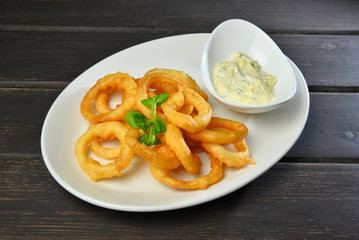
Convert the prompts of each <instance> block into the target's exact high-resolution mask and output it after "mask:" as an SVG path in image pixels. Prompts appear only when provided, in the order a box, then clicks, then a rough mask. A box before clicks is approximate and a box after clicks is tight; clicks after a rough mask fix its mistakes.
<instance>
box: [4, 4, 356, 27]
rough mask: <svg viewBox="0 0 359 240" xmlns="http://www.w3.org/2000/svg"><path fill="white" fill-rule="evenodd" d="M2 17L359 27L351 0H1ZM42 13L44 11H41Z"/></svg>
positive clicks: (43, 22) (81, 22) (15, 20)
mask: <svg viewBox="0 0 359 240" xmlns="http://www.w3.org/2000/svg"><path fill="white" fill-rule="evenodd" d="M0 5H1V6H2V7H1V8H0V23H2V24H9V25H30V26H31V25H40V26H75V27H78V26H80V27H84V26H86V27H115V28H125V29H127V28H162V29H188V30H190V31H196V32H198V31H205V32H208V31H211V30H212V29H213V28H214V27H215V26H216V25H218V24H219V23H220V22H222V21H224V20H226V19H231V18H242V19H246V20H248V21H250V22H253V23H254V24H256V25H258V26H259V27H261V28H263V29H265V30H267V31H271V32H278V31H279V32H283V31H286V32H293V31H294V32H296V31H307V32H323V31H326V32H327V31H329V32H333V31H336V32H339V33H340V32H342V33H343V32H347V31H355V32H357V31H358V30H359V25H358V24H357V23H358V22H359V16H358V14H357V13H358V10H359V3H358V1H355V0H344V1H336V0H318V1H310V0H305V1H291V2H290V3H288V2H287V1H286V0H276V1H270V2H268V1H253V0H245V1H236V0H229V1H215V0H208V1H191V0H185V1H166V0H155V1H142V0H125V1H116V0H111V1H105V2H99V1H85V0H82V1H5V0H2V1H0ZM44 13H46V14H44Z"/></svg>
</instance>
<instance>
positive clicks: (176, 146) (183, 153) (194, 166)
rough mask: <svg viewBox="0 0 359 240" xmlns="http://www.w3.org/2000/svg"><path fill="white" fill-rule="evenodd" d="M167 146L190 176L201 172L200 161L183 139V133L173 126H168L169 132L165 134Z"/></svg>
mask: <svg viewBox="0 0 359 240" xmlns="http://www.w3.org/2000/svg"><path fill="white" fill-rule="evenodd" d="M164 139H165V142H166V144H167V145H168V146H169V147H170V148H171V149H172V151H173V152H174V153H175V154H176V156H177V158H178V159H179V160H180V161H181V163H182V165H183V167H184V168H185V169H186V170H187V172H189V173H190V174H197V173H198V171H199V165H200V159H199V158H196V157H194V156H196V155H194V154H192V152H191V150H190V149H189V148H188V146H187V144H186V142H185V141H184V139H183V136H182V133H181V131H180V130H179V129H178V128H177V127H176V126H175V125H173V124H167V131H166V132H165V134H164Z"/></svg>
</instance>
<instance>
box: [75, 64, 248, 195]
mask: <svg viewBox="0 0 359 240" xmlns="http://www.w3.org/2000/svg"><path fill="white" fill-rule="evenodd" d="M115 91H119V92H121V93H122V102H121V103H120V104H118V105H117V106H116V107H115V108H111V107H110V106H109V102H108V101H109V98H110V94H112V93H113V92H115ZM162 93H168V94H169V96H168V99H167V100H166V101H165V102H164V103H163V104H162V105H161V106H159V107H158V108H157V109H156V110H157V116H158V117H160V118H162V119H163V120H164V122H165V123H166V131H165V132H164V133H160V134H158V137H159V139H160V144H158V145H155V146H147V145H145V144H143V143H140V142H139V141H138V139H139V137H140V136H141V135H143V134H144V132H143V131H142V130H141V129H140V128H138V129H135V128H131V127H130V126H129V125H128V124H127V122H126V121H125V116H126V114H127V113H128V112H129V111H130V110H136V111H138V112H140V113H142V114H143V115H145V116H146V117H147V118H150V117H151V109H149V108H148V107H146V106H144V105H143V104H142V103H141V101H142V100H144V99H147V98H150V97H153V96H157V95H159V94H162ZM207 101H208V96H207V95H206V93H205V92H203V91H202V90H201V89H200V88H199V86H198V85H197V83H196V81H195V80H194V79H192V78H191V77H190V76H189V75H187V74H186V73H184V72H182V71H177V70H172V69H158V68H155V69H152V70H150V71H148V72H147V73H146V74H145V75H144V76H143V77H142V78H139V79H135V78H133V77H131V76H130V75H129V74H127V73H122V72H118V73H115V74H109V75H107V76H105V77H103V78H101V79H99V80H98V81H97V82H96V84H95V85H94V86H93V87H92V88H91V89H90V90H89V91H88V92H87V93H86V95H85V96H84V97H83V100H82V102H81V114H82V116H83V117H84V118H85V119H86V120H88V121H89V122H90V125H89V127H88V129H87V131H86V132H85V133H84V134H83V135H81V136H80V137H79V139H78V140H77V142H76V145H75V154H76V158H77V160H78V163H79V165H80V167H81V168H82V169H83V170H84V172H86V174H87V175H88V176H89V177H90V178H91V179H92V180H93V181H99V180H101V179H105V178H113V177H116V176H121V172H122V171H123V170H125V169H126V168H127V167H128V166H130V164H131V161H132V158H133V156H134V155H135V154H136V155H138V156H140V157H141V158H142V159H143V160H145V161H147V162H148V164H149V169H150V171H151V174H152V176H153V177H154V178H155V179H157V180H159V181H160V182H162V183H164V184H166V185H168V186H170V187H173V188H178V189H206V188H207V187H208V186H210V185H211V184H214V183H216V182H218V181H220V180H221V179H222V174H223V168H224V166H227V167H236V168H241V167H243V166H245V165H246V164H247V163H252V164H255V162H254V161H253V160H252V159H251V158H250V152H249V149H248V147H247V144H246V142H245V138H246V137H247V135H248V129H247V127H246V126H245V125H244V124H243V123H240V122H237V121H233V120H229V119H223V118H219V117H213V116H212V107H211V105H210V104H209V103H208V102H207ZM113 139H117V140H118V142H119V143H120V145H119V146H117V147H114V148H107V147H104V146H103V145H102V144H101V142H103V141H109V140H113ZM228 145H233V147H234V148H235V151H233V150H228V147H227V146H228ZM90 151H92V152H93V154H95V155H98V156H100V157H102V158H105V159H110V163H107V164H101V163H100V162H99V161H96V160H95V159H93V158H91V157H89V152H90ZM200 152H205V153H207V154H208V159H209V160H208V161H210V168H211V169H210V170H209V172H208V173H207V174H206V175H203V174H201V173H200V171H201V164H202V163H201V161H202V160H201V159H200V158H199V157H198V155H197V154H198V153H200ZM178 168H183V169H185V171H186V172H188V173H189V175H196V176H197V175H201V177H199V178H197V179H194V180H188V181H187V180H186V181H185V180H181V179H176V178H175V177H173V176H171V170H174V169H178Z"/></svg>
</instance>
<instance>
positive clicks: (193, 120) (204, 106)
mask: <svg viewBox="0 0 359 240" xmlns="http://www.w3.org/2000/svg"><path fill="white" fill-rule="evenodd" d="M184 104H190V105H193V107H194V108H195V109H196V110H197V111H198V115H196V116H191V115H187V114H184V113H181V112H180V109H181V108H182V107H183V105H184ZM162 110H163V112H164V114H165V116H166V118H167V120H168V121H170V122H171V123H172V124H174V125H176V126H177V127H179V128H182V129H184V130H186V131H188V132H191V133H195V132H198V131H200V130H202V129H204V128H205V127H207V125H208V124H209V122H210V120H211V117H212V108H211V105H210V104H209V103H208V102H206V101H205V100H204V99H203V98H202V97H201V95H199V94H198V93H197V92H196V91H194V90H193V89H184V90H182V91H179V92H177V93H174V94H172V95H170V96H169V97H168V99H167V101H166V102H164V103H163V104H162Z"/></svg>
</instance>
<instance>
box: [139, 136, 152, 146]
mask: <svg viewBox="0 0 359 240" xmlns="http://www.w3.org/2000/svg"><path fill="white" fill-rule="evenodd" d="M138 141H139V142H140V143H144V144H146V145H147V146H151V145H152V139H151V135H150V134H144V135H142V136H140V137H139V138H138Z"/></svg>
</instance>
